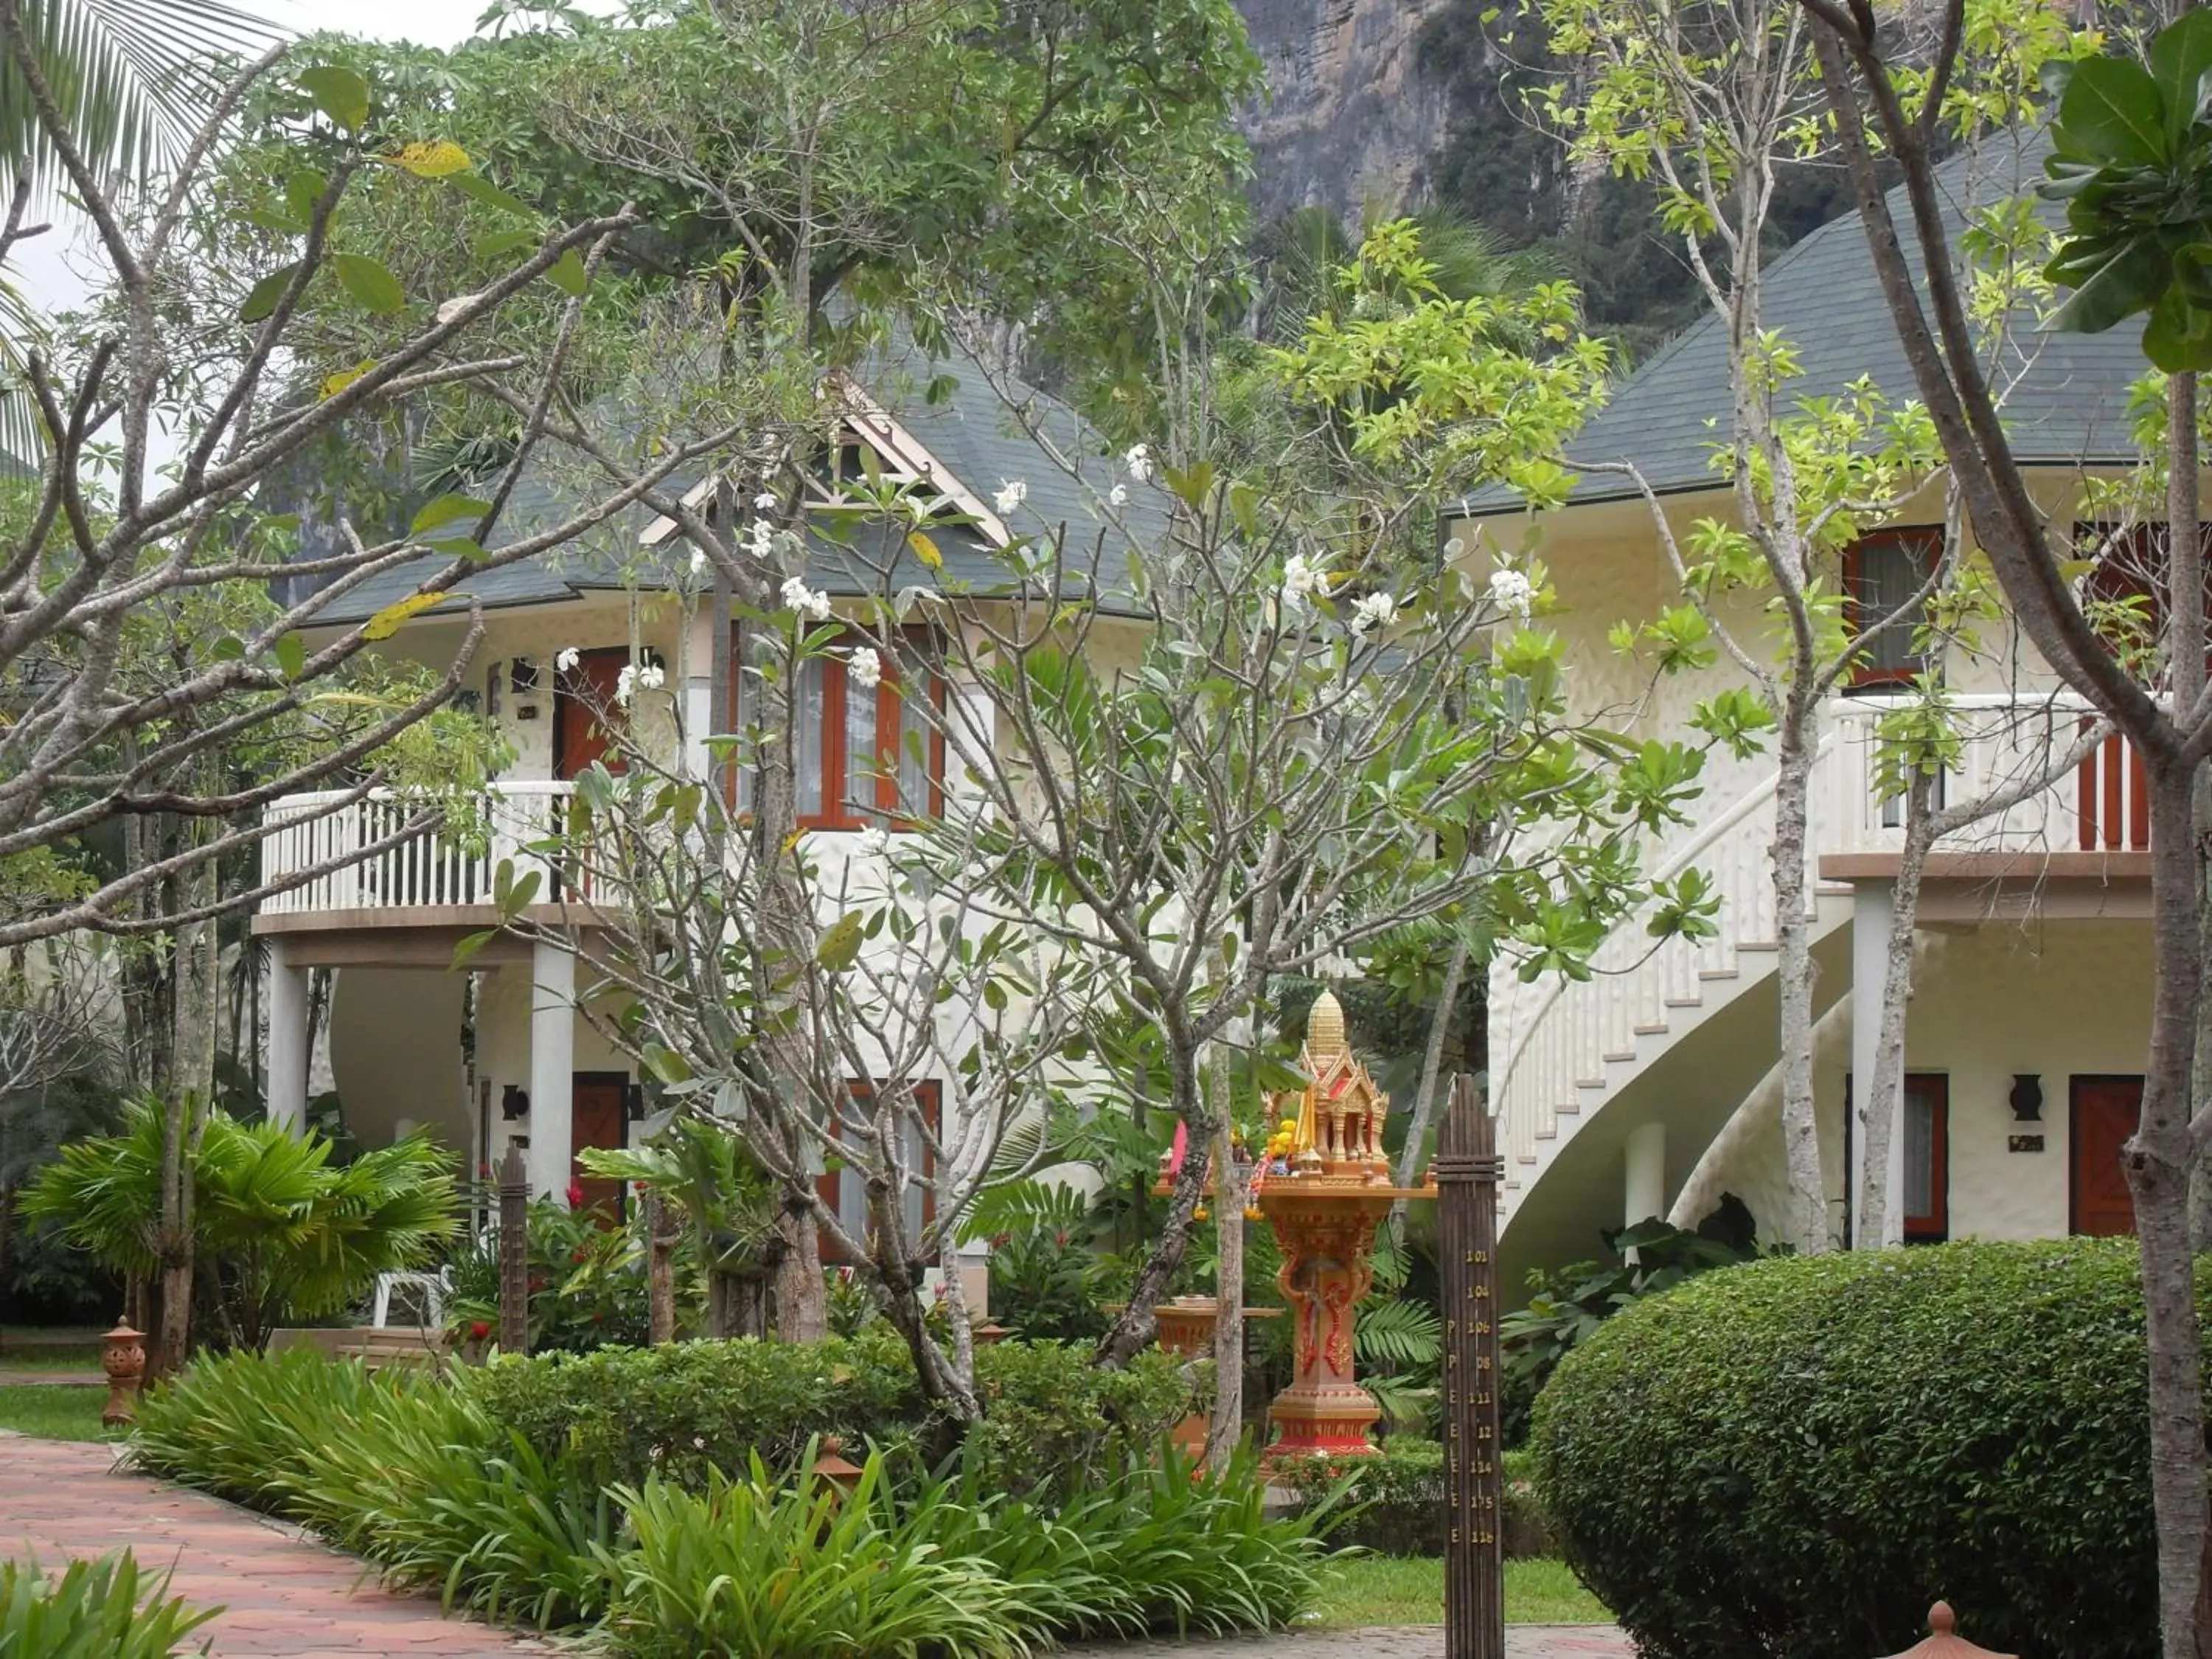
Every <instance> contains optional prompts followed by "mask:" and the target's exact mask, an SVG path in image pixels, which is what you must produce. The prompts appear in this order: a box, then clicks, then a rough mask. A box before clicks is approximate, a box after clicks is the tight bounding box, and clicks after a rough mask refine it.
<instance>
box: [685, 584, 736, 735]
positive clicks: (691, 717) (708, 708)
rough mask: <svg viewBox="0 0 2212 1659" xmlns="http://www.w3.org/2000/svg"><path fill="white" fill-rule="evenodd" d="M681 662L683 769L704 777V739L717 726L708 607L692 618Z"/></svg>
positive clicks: (711, 616) (711, 615)
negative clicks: (682, 682)
mask: <svg viewBox="0 0 2212 1659" xmlns="http://www.w3.org/2000/svg"><path fill="white" fill-rule="evenodd" d="M708 592H713V589H712V588H711V587H710V588H709V589H708ZM722 625H723V626H724V627H727V626H728V625H729V619H728V618H727V617H724V618H723V619H722ZM683 666H684V773H685V775H687V776H690V777H694V778H703V777H707V776H708V775H710V774H711V773H712V771H713V761H712V759H711V757H709V754H708V749H707V739H708V738H710V737H712V736H714V733H715V732H718V731H720V726H718V725H717V724H716V721H715V714H716V711H715V708H714V613H713V611H712V609H711V608H710V607H705V608H702V610H701V611H700V612H699V614H698V615H697V616H696V617H694V618H692V622H691V629H690V633H689V634H688V635H686V636H685V638H684V665H683Z"/></svg>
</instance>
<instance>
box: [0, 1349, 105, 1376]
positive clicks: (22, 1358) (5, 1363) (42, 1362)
mask: <svg viewBox="0 0 2212 1659" xmlns="http://www.w3.org/2000/svg"><path fill="white" fill-rule="evenodd" d="M99 1369H100V1344H99V1343H97V1342H90V1343H86V1344H84V1345H82V1346H76V1345H71V1346H66V1347H59V1346H57V1347H44V1346H41V1347H36V1348H0V1372H4V1371H96V1370H99Z"/></svg>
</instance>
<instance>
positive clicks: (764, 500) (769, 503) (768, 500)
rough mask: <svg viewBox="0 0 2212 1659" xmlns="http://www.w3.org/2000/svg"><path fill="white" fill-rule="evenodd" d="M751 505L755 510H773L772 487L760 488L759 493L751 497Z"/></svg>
mask: <svg viewBox="0 0 2212 1659" xmlns="http://www.w3.org/2000/svg"><path fill="white" fill-rule="evenodd" d="M753 507H754V509H755V510H756V511H757V512H761V513H773V512H775V509H776V499H775V491H774V490H773V489H763V490H762V491H761V493H760V494H759V495H756V496H754V497H753Z"/></svg>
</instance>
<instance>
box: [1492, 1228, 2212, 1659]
mask: <svg viewBox="0 0 2212 1659" xmlns="http://www.w3.org/2000/svg"><path fill="white" fill-rule="evenodd" d="M2199 1294H2200V1298H2203V1291H2202V1290H2200V1292H2199ZM2208 1311H2212V1308H2208ZM2146 1389H2147V1384H2146V1382H2145V1350H2144V1341H2143V1307H2142V1291H2141V1288H2140V1285H2139V1282H2138V1279H2137V1262H2136V1250H2135V1246H2134V1243H2133V1241H2131V1240H2119V1239H2114V1240H2092V1239H2079V1238H2073V1239H2059V1240H2049V1241H2043V1242H2039V1243H1958V1244H1947V1245H1938V1246H1933V1247H1927V1248H1921V1249H1893V1250H1881V1251H1859V1252H1854V1253H1849V1254H1844V1255H1826V1256H1817V1257H1807V1258H1799V1259H1787V1258H1785V1259H1777V1260H1771V1261H1760V1262H1755V1263H1752V1264H1749V1265H1747V1266H1744V1267H1735V1268H1731V1269H1729V1271H1728V1272H1726V1273H1713V1274H1711V1275H1708V1276H1706V1277H1704V1278H1700V1279H1694V1280H1692V1281H1690V1282H1689V1283H1686V1284H1684V1285H1680V1286H1679V1287H1677V1288H1676V1289H1674V1290H1673V1291H1668V1293H1667V1294H1665V1295H1663V1296H1661V1297H1655V1298H1652V1299H1650V1300H1649V1301H1646V1302H1642V1303H1639V1304H1637V1305H1635V1306H1633V1307H1631V1308H1628V1309H1626V1310H1623V1311H1622V1312H1621V1313H1620V1314H1619V1315H1618V1316H1615V1317H1614V1318H1613V1319H1610V1320H1608V1321H1607V1322H1605V1324H1604V1325H1603V1327H1602V1328H1600V1329H1599V1330H1598V1331H1597V1332H1596V1333H1595V1334H1593V1335H1592V1336H1591V1337H1590V1338H1589V1340H1588V1341H1587V1342H1585V1343H1584V1344H1583V1345H1582V1346H1579V1347H1577V1349H1576V1351H1575V1352H1573V1353H1571V1354H1570V1355H1569V1356H1568V1357H1567V1358H1565V1360H1564V1361H1562V1362H1561V1364H1560V1365H1559V1370H1558V1371H1557V1373H1556V1374H1555V1375H1554V1376H1553V1379H1552V1381H1551V1383H1549V1384H1548V1385H1547V1387H1546V1389H1544V1392H1543V1394H1542V1395H1541V1396H1540V1397H1539V1399H1538V1401H1537V1404H1536V1412H1535V1420H1534V1433H1533V1439H1532V1446H1533V1449H1534V1453H1535V1456H1536V1466H1537V1485H1538V1486H1539V1487H1540V1488H1541V1491H1542V1492H1543V1495H1544V1502H1545V1507H1546V1509H1547V1511H1548V1514H1549V1516H1550V1518H1551V1521H1552V1522H1553V1526H1554V1528H1555V1529H1556V1535H1557V1537H1558V1539H1559V1543H1560V1545H1561V1547H1562V1551H1563V1553H1564V1554H1565V1557H1566V1559H1567V1561H1568V1563H1569V1564H1570V1565H1571V1566H1572V1567H1573V1568H1574V1570H1575V1571H1576V1572H1577V1573H1578V1574H1579V1575H1580V1576H1581V1577H1582V1578H1583V1581H1584V1582H1585V1583H1588V1584H1589V1587H1590V1589H1592V1590H1593V1591H1595V1593H1596V1594H1597V1595H1598V1596H1599V1597H1600V1598H1601V1600H1602V1601H1604V1602H1605V1603H1606V1605H1607V1606H1608V1607H1611V1608H1613V1611H1614V1613H1615V1614H1616V1616H1617V1617H1618V1618H1619V1619H1620V1623H1621V1625H1622V1626H1623V1627H1624V1628H1625V1629H1626V1631H1627V1632H1629V1634H1630V1635H1631V1636H1632V1637H1633V1638H1635V1640H1636V1643H1637V1645H1638V1650H1639V1651H1640V1652H1641V1653H1642V1654H1643V1655H1644V1656H1645V1659H1770V1656H1772V1655H1774V1654H1778V1653H1786V1654H1789V1655H1790V1656H1791V1659H1866V1656H1867V1655H1869V1654H1877V1653H1893V1652H1897V1651H1899V1650H1902V1649H1904V1648H1905V1647H1906V1646H1908V1645H1910V1644H1911V1643H1912V1642H1913V1641H1914V1640H1915V1639H1916V1638H1917V1635H1918V1633H1919V1632H1920V1630H1921V1629H1922V1627H1923V1623H1924V1620H1925V1619H1926V1616H1927V1612H1928V1607H1929V1603H1930V1602H1932V1601H1935V1600H1936V1599H1937V1598H1938V1597H1939V1596H1940V1597H1942V1598H1943V1599H1945V1600H1948V1601H1950V1602H1951V1604H1952V1605H1953V1606H1954V1607H1956V1608H1957V1609H1958V1612H1959V1616H1960V1623H1961V1625H1962V1626H1964V1628H1965V1629H1966V1632H1967V1633H1968V1634H1969V1635H1971V1636H1972V1638H1973V1639H1974V1640H1975V1641H1976V1642H1978V1643H1979V1644H1982V1645H1984V1646H1985V1647H1989V1648H1993V1649H1996V1650H2000V1651H2009V1652H2016V1653H2033V1654H2036V1655H2039V1656H2050V1659H2151V1656H2154V1655H2155V1654H2156V1652H2157V1651H2158V1628H2157V1624H2158V1621H2157V1591H2156V1582H2155V1566H2154V1549H2153V1528H2152V1518H2151V1500H2150V1475H2149V1443H2148V1411H2147V1405H2146V1399H2147V1395H2146Z"/></svg>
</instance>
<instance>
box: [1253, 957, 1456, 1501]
mask: <svg viewBox="0 0 2212 1659" xmlns="http://www.w3.org/2000/svg"><path fill="white" fill-rule="evenodd" d="M1300 1058H1301V1060H1302V1064H1303V1066H1304V1071H1305V1073H1306V1075H1307V1076H1308V1077H1309V1078H1310V1079H1312V1081H1311V1082H1310V1083H1309V1084H1308V1085H1306V1087H1305V1088H1304V1090H1302V1091H1299V1092H1297V1093H1296V1094H1291V1095H1283V1096H1279V1097H1277V1101H1276V1105H1277V1109H1278V1113H1279V1116H1280V1119H1281V1121H1280V1124H1279V1127H1278V1128H1277V1130H1276V1132H1275V1133H1274V1135H1273V1137H1271V1138H1270V1139H1269V1141H1268V1143H1267V1159H1266V1161H1265V1163H1264V1164H1263V1166H1262V1168H1261V1173H1260V1176H1259V1181H1258V1183H1257V1184H1258V1188H1259V1194H1258V1196H1259V1206H1260V1212H1261V1214H1262V1215H1264V1216H1265V1217H1267V1224H1268V1225H1269V1226H1271V1227H1273V1229H1274V1232H1275V1242H1276V1243H1277V1244H1278V1245H1279V1246H1280V1247H1281V1249H1282V1256H1283V1265H1282V1267H1281V1268H1280V1269H1279V1271H1278V1273H1276V1276H1275V1282H1276V1284H1277V1285H1279V1286H1280V1287H1281V1289H1282V1292H1283V1296H1284V1297H1285V1300H1286V1301H1288V1302H1289V1304H1291V1318H1292V1320H1293V1325H1292V1328H1291V1338H1292V1340H1291V1353H1292V1356H1293V1358H1294V1360H1295V1362H1296V1365H1297V1371H1296V1374H1295V1376H1293V1377H1292V1378H1291V1384H1290V1386H1289V1387H1288V1388H1286V1389H1284V1390H1283V1391H1282V1393H1281V1394H1279V1395H1276V1396H1275V1403H1274V1405H1273V1407H1270V1408H1269V1410H1268V1413H1267V1415H1268V1417H1269V1419H1271V1420H1272V1421H1273V1423H1274V1425H1275V1430H1276V1435H1275V1440H1274V1443H1273V1444H1272V1445H1271V1446H1270V1447H1269V1448H1268V1449H1267V1455H1269V1456H1270V1457H1273V1458H1285V1457H1296V1456H1317V1457H1346V1456H1355V1457H1356V1456H1362V1455H1366V1454H1368V1453H1370V1452H1372V1451H1373V1450H1374V1449H1375V1448H1374V1447H1373V1445H1371V1444H1370V1443H1369V1441H1368V1438H1367V1431H1368V1429H1369V1427H1370V1425H1372V1424H1373V1423H1374V1422H1375V1420H1376V1419H1377V1418H1378V1417H1380V1416H1381V1415H1382V1414H1383V1413H1382V1409H1381V1407H1378V1406H1376V1403H1375V1399H1374V1396H1373V1395H1370V1394H1369V1393H1368V1392H1367V1390H1366V1389H1363V1388H1361V1387H1360V1386H1359V1384H1358V1381H1357V1378H1356V1375H1355V1371H1354V1367H1353V1363H1352V1354H1353V1348H1352V1339H1353V1334H1354V1331H1355V1322H1354V1321H1355V1315H1354V1313H1353V1310H1354V1308H1355V1307H1356V1306H1357V1304H1358V1302H1359V1299H1360V1298H1361V1297H1364V1296H1365V1295H1366V1294H1367V1291H1368V1290H1369V1288H1370V1286H1371V1285H1373V1284H1374V1282H1375V1270H1374V1265H1373V1261H1372V1260H1371V1258H1372V1255H1373V1252H1374V1248H1375V1229H1376V1224H1378V1223H1379V1222H1380V1221H1381V1220H1382V1219H1383V1217H1384V1216H1386V1215H1388V1214H1389V1212H1390V1206H1391V1205H1392V1204H1393V1203H1395V1201H1396V1200H1398V1199H1400V1198H1434V1197H1435V1196H1436V1190H1437V1189H1436V1188H1434V1187H1407V1188H1401V1187H1395V1186H1393V1185H1392V1184H1391V1182H1390V1165H1389V1160H1388V1159H1387V1158H1384V1156H1383V1122H1384V1120H1385V1119H1386V1118H1387V1117H1388V1116H1389V1111H1390V1097H1389V1096H1388V1095H1386V1094H1384V1093H1383V1091H1382V1090H1380V1089H1378V1088H1376V1086H1375V1079H1373V1078H1372V1077H1370V1076H1369V1075H1368V1073H1367V1068H1366V1067H1365V1066H1363V1065H1361V1064H1360V1063H1359V1061H1358V1060H1357V1059H1355V1058H1354V1057H1353V1055H1352V1046H1351V1044H1350V1042H1347V1041H1346V1036H1345V1030H1344V1010H1343V1008H1342V1007H1341V1006H1339V1004H1338V1002H1337V1000H1336V999H1335V998H1334V996H1332V995H1330V994H1328V993H1327V992H1323V993H1322V994H1321V996H1320V997H1318V998H1317V999H1316V1000H1315V1002H1314V1006H1313V1009H1312V1012H1310V1013H1309V1014H1308V1015H1307V1016H1306V1041H1305V1048H1304V1053H1303V1054H1302V1055H1301V1057H1300Z"/></svg>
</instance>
